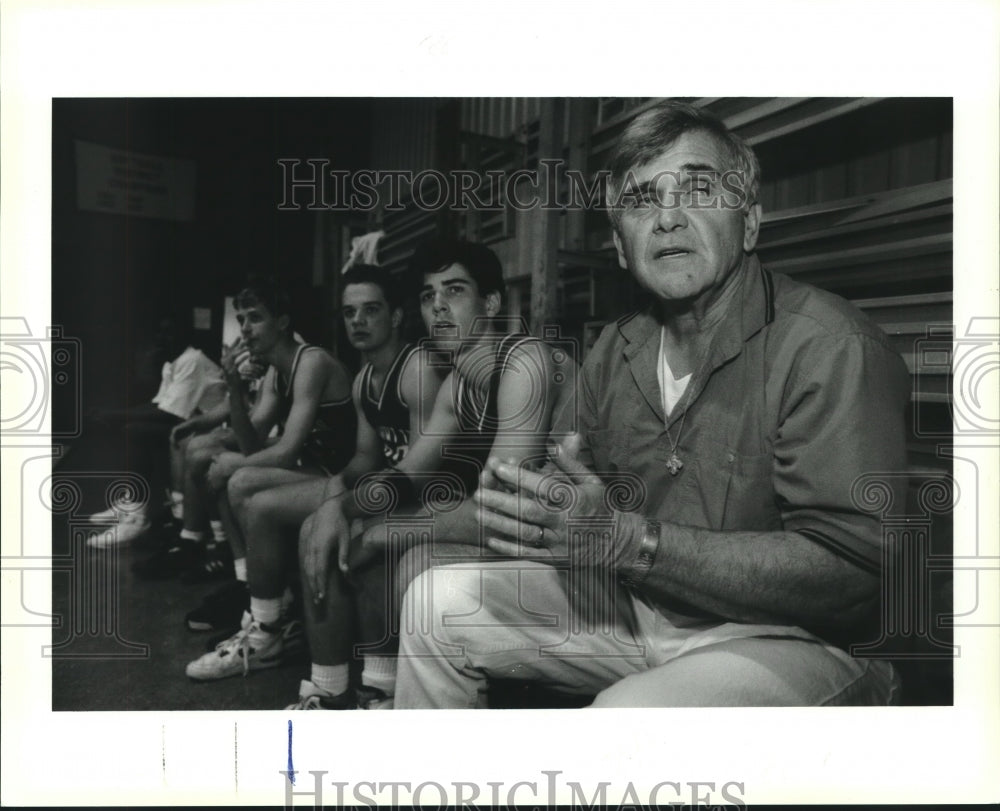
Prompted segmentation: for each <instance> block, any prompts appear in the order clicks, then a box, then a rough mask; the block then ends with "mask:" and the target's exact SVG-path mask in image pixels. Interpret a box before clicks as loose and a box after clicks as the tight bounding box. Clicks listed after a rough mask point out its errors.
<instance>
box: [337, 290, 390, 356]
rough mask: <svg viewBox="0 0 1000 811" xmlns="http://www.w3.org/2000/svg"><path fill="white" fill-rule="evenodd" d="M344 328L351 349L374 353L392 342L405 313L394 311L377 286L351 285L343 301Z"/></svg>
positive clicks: (342, 298) (345, 292) (345, 291)
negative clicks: (395, 329)
mask: <svg viewBox="0 0 1000 811" xmlns="http://www.w3.org/2000/svg"><path fill="white" fill-rule="evenodd" d="M341 302H342V306H341V312H343V314H344V327H345V328H346V329H347V339H348V340H349V341H350V342H351V346H353V347H354V348H355V349H358V350H360V351H362V352H372V351H374V350H376V349H379V348H380V347H383V346H385V344H386V343H387V342H388V341H389V340H391V339H392V335H393V329H394V328H395V327H398V326H399V322H400V320H401V319H402V313H401V312H400V311H399V310H395V311H393V310H391V309H390V308H389V303H388V302H387V301H386V300H385V295H383V293H382V288H380V287H379V286H378V285H377V284H368V283H364V284H349V285H347V287H345V288H344V295H343V296H342V297H341Z"/></svg>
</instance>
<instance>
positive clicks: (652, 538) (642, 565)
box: [623, 521, 660, 586]
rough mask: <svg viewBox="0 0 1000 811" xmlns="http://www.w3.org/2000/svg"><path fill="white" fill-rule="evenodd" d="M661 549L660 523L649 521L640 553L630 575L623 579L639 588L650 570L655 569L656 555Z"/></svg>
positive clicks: (643, 535)
mask: <svg viewBox="0 0 1000 811" xmlns="http://www.w3.org/2000/svg"><path fill="white" fill-rule="evenodd" d="M659 548H660V522H659V521H647V522H646V525H645V528H644V531H643V533H642V540H641V541H640V542H639V552H638V554H637V555H636V557H635V561H634V562H633V563H632V565H631V566H630V567H629V569H630V571H629V573H628V575H627V576H626V577H625V578H623V579H624V581H625V582H626V583H628V584H629V585H632V586H637V585H639V583H641V582H642V581H643V580H645V579H646V575H648V574H649V570H650V569H652V568H653V562H654V561H655V560H656V553H657V551H658V550H659Z"/></svg>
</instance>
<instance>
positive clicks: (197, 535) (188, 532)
mask: <svg viewBox="0 0 1000 811" xmlns="http://www.w3.org/2000/svg"><path fill="white" fill-rule="evenodd" d="M181 537H182V538H184V539H185V540H188V541H197V542H198V543H201V542H202V541H203V540H205V533H204V532H202V531H201V530H197V529H182V530H181Z"/></svg>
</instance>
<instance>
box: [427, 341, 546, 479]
mask: <svg viewBox="0 0 1000 811" xmlns="http://www.w3.org/2000/svg"><path fill="white" fill-rule="evenodd" d="M534 340H535V339H534V338H532V337H531V336H530V335H518V334H514V335H505V336H504V337H503V338H502V339H501V340H500V341H499V342H498V343H497V346H496V350H495V353H494V356H493V363H492V368H490V369H489V370H488V371H486V372H484V373H483V375H481V376H480V377H483V376H485V377H486V378H487V380H486V381H485V385H483V383H482V382H480V383H479V385H474V384H472V383H470V382H469V381H468V380H466V378H465V376H463V375H461V374H459V373H458V372H457V371H456V373H455V377H456V378H457V385H456V387H455V391H454V398H455V400H454V403H455V416H456V418H457V420H458V426H459V435H458V438H457V439H456V440H455V441H453V442H452V441H449V442H448V443H446V445H445V449H444V452H445V453H447V454H448V456H449V457H450V458H449V459H448V460H447V461H446V462H445V465H444V468H445V469H446V470H449V471H451V472H453V473H455V474H457V475H458V477H459V478H460V479H461V481H462V486H463V487H464V488H465V494H464V496H465V497H468V496H470V495H472V493H473V492H474V491H475V490H476V488H477V487H478V486H479V473H480V472H481V471H482V469H483V466H484V465H485V463H486V459H487V458H488V457H489V455H490V451H491V450H492V449H493V439H494V437H495V436H496V433H497V429H498V428H499V416H498V414H497V400H498V397H499V392H500V379H501V378H502V377H503V374H504V372H505V371H506V370H507V367H508V365H509V363H510V356H511V354H512V353H513V352H514V350H515V349H517V347H519V346H521V345H523V344H524V343H526V342H528V341H534Z"/></svg>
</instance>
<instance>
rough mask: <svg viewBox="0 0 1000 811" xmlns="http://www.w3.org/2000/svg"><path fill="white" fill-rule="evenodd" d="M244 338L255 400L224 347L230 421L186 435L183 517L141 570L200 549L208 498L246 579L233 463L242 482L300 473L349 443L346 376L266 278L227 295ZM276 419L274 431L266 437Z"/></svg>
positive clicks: (185, 558) (334, 458)
mask: <svg viewBox="0 0 1000 811" xmlns="http://www.w3.org/2000/svg"><path fill="white" fill-rule="evenodd" d="M234 303H235V307H236V315H237V319H238V321H239V323H240V328H241V337H242V340H243V342H244V343H245V345H246V348H247V349H249V350H250V352H251V353H252V354H253V355H254V356H255V357H256V358H257V359H259V360H260V361H261V362H263V363H266V364H267V365H268V369H267V372H266V373H265V375H264V377H263V379H262V380H261V384H260V393H259V396H258V398H257V401H256V402H255V403H254V406H253V408H252V410H251V409H249V407H248V404H247V389H248V385H247V382H246V380H245V379H244V378H243V376H242V375H241V374H240V372H239V369H238V367H237V363H236V361H237V357H236V354H235V353H233V352H226V353H224V355H223V370H224V373H225V379H226V384H227V386H228V389H229V411H230V413H229V421H230V427H229V428H222V429H216V430H215V431H213V432H211V433H209V434H206V435H203V436H197V437H194V438H193V439H192V440H191V442H190V443H189V444H188V450H187V455H186V457H185V471H184V475H185V488H184V527H183V529H182V530H181V532H180V536H179V538H178V539H177V542H176V543H175V544H173V545H172V546H170V547H169V548H167V549H166V550H164V551H163V552H161V553H160V554H158V555H155V556H154V557H153V558H150V559H148V560H146V561H144V562H142V563H141V564H139V565H138V566H137V567H136V571H137V573H139V574H140V575H143V576H146V577H169V576H171V575H173V574H176V573H178V572H180V571H181V570H183V569H184V568H185V567H187V566H190V565H191V563H192V561H195V562H197V561H199V560H200V558H201V557H202V554H203V550H202V542H203V540H204V532H203V530H202V529H201V527H203V526H204V525H205V519H206V513H207V507H208V504H209V502H210V501H211V500H213V499H215V500H217V505H218V509H219V514H220V518H221V519H222V522H223V525H224V526H225V528H226V533H227V536H228V538H229V543H230V544H231V546H232V551H233V564H234V569H235V572H236V576H237V578H238V579H242V580H245V579H246V551H245V545H244V543H243V540H242V537H241V536H240V533H239V528H238V527H237V526H236V525H235V523H234V521H233V520H232V516H231V511H230V509H229V503H228V500H227V498H226V487H227V484H228V482H229V479H230V478H231V477H232V476H233V475H234V474H236V473H237V472H238V471H239V472H240V478H241V480H242V481H243V487H244V490H246V491H249V490H251V489H252V488H253V487H258V488H261V489H262V488H266V487H273V486H275V485H277V484H282V483H286V482H292V481H301V480H304V479H308V478H310V477H311V476H313V475H315V474H317V473H321V472H324V471H326V472H334V471H337V470H340V469H341V468H342V467H343V465H344V464H345V463H346V462H347V460H348V459H349V458H350V456H351V454H352V452H353V450H354V431H355V429H354V409H353V408H352V407H351V397H350V377H349V375H348V373H347V370H346V369H345V368H344V366H343V364H341V363H340V361H338V360H337V359H335V358H334V357H333V356H332V355H330V353H329V352H327V351H326V350H325V349H322V348H321V347H318V346H311V345H309V344H301V343H297V342H296V341H295V339H294V337H293V335H292V332H291V325H290V315H289V304H288V296H287V294H286V293H285V292H284V291H283V290H281V289H280V288H279V287H278V286H277V285H276V284H275V283H274V282H273V281H271V280H266V281H262V282H259V283H255V284H251V286H249V287H247V288H246V289H244V290H243V291H241V292H240V293H239V295H237V296H236V299H235V302H234ZM276 426H277V428H278V430H279V433H278V436H277V437H274V438H270V434H271V431H272V429H273V428H275V427H276Z"/></svg>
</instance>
